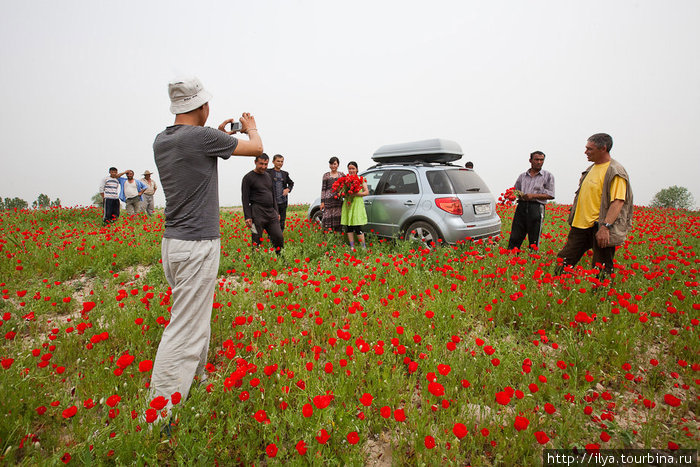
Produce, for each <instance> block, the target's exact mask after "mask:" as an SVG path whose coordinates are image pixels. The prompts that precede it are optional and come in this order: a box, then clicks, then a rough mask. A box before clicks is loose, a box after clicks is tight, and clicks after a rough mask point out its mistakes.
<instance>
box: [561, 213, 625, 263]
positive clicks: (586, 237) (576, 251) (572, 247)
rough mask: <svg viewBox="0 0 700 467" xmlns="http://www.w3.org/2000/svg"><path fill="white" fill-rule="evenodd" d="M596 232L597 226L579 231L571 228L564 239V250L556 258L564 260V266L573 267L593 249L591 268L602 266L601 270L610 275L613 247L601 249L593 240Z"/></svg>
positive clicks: (613, 254) (613, 253)
mask: <svg viewBox="0 0 700 467" xmlns="http://www.w3.org/2000/svg"><path fill="white" fill-rule="evenodd" d="M596 232H598V224H597V223H596V225H594V226H593V227H590V228H588V229H579V228H576V227H571V230H570V231H569V236H568V237H567V239H566V244H565V245H564V248H562V249H561V251H560V252H559V253H558V254H557V257H558V258H562V259H563V260H564V264H565V265H569V266H575V265H576V264H577V263H578V262H579V260H580V259H581V257H582V256H583V255H584V253H586V252H587V251H588V250H590V249H591V248H593V263H592V266H593V267H596V265H600V266H599V267H601V266H602V269H603V270H604V271H605V272H607V273H610V272H612V270H613V257H614V256H615V247H614V246H609V247H606V248H601V247H599V246H598V242H597V241H596V239H595V234H596Z"/></svg>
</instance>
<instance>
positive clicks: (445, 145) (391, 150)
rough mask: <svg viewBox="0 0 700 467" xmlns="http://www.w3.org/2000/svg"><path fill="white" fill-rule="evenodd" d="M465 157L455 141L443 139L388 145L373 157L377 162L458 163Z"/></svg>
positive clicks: (377, 151) (375, 152)
mask: <svg viewBox="0 0 700 467" xmlns="http://www.w3.org/2000/svg"><path fill="white" fill-rule="evenodd" d="M463 155H464V153H463V152H462V148H461V147H460V146H459V144H457V143H455V142H454V141H450V140H448V139H442V138H434V139H426V140H423V141H413V142H410V143H399V144H387V145H384V146H382V147H380V148H379V149H377V150H376V151H374V154H373V155H372V160H373V161H375V162H382V163H387V162H418V161H425V162H436V163H447V162H452V161H456V160H457V159H459V158H461V157H462V156H463Z"/></svg>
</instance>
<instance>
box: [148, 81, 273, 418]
mask: <svg viewBox="0 0 700 467" xmlns="http://www.w3.org/2000/svg"><path fill="white" fill-rule="evenodd" d="M168 93H169V95H170V102H171V105H170V111H171V112H172V113H173V114H175V123H174V124H173V125H172V126H169V127H167V128H166V129H165V130H164V131H163V132H161V133H160V134H158V136H156V139H155V141H154V142H153V154H154V158H155V162H156V166H157V168H158V173H159V178H160V183H161V187H162V188H163V192H164V194H165V232H164V234H163V242H162V244H161V255H162V262H163V270H164V272H165V277H166V279H167V280H168V284H170V287H171V289H172V300H171V311H170V323H169V324H168V326H167V327H166V328H165V330H164V331H163V337H162V338H161V341H160V345H159V346H158V352H157V354H156V358H155V363H154V366H153V374H152V376H151V391H152V395H153V396H154V397H155V396H163V397H165V398H166V399H168V400H170V399H171V397H172V395H173V394H174V393H176V392H178V393H180V396H182V399H183V400H184V399H186V398H187V395H188V394H189V390H190V386H191V384H192V381H193V379H194V377H195V375H198V376H199V377H200V378H205V375H204V367H205V364H206V359H207V351H208V348H209V336H210V319H211V311H212V305H213V302H214V289H215V285H216V276H217V273H218V270H219V253H220V241H219V235H220V234H219V179H218V171H217V162H218V160H219V158H221V159H228V158H229V157H231V155H237V156H258V155H260V154H262V151H263V147H262V140H261V139H260V136H259V135H258V130H257V127H256V123H255V118H254V117H253V116H252V115H251V114H249V113H243V115H242V116H241V118H240V119H239V121H240V122H241V130H240V131H241V133H245V134H247V135H248V140H243V139H236V138H234V137H232V136H231V135H232V134H233V133H234V132H233V131H226V129H225V126H226V125H227V124H229V123H232V122H233V121H234V119H232V118H230V119H227V120H225V121H224V122H223V123H221V125H219V129H218V130H216V129H214V128H211V127H206V126H204V124H205V123H206V121H207V118H208V117H209V100H210V99H211V94H209V93H208V92H207V91H205V90H204V88H203V87H202V83H201V82H200V81H199V80H198V79H197V78H188V79H182V80H175V81H172V82H170V83H169V85H168ZM171 405H172V404H171V403H170V402H168V408H170V407H171ZM168 426H169V425H168Z"/></svg>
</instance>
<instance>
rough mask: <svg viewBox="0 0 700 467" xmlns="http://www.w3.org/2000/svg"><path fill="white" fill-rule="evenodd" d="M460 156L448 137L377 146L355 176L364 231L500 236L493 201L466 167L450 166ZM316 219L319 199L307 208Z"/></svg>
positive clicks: (436, 238)
mask: <svg viewBox="0 0 700 467" xmlns="http://www.w3.org/2000/svg"><path fill="white" fill-rule="evenodd" d="M462 155H463V152H462V149H461V148H460V146H459V145H458V144H457V143H455V142H454V141H449V140H444V139H431V140H425V141H416V142H411V143H401V144H392V145H386V146H382V147H380V148H379V149H378V150H377V151H376V152H375V153H374V155H373V156H372V160H374V161H375V162H377V165H375V166H373V167H370V168H369V169H367V170H366V171H364V172H362V173H361V174H360V175H362V176H363V177H365V178H366V179H367V187H368V188H369V195H368V196H365V198H364V203H365V209H366V210H367V220H368V222H367V225H366V226H365V228H364V230H365V232H373V233H375V234H377V235H380V236H382V237H405V238H406V239H408V240H418V241H422V242H425V243H426V244H427V245H430V244H431V243H433V242H435V243H439V242H441V241H444V242H447V243H457V242H459V241H463V240H467V239H469V238H472V239H478V238H484V237H491V236H496V235H500V233H501V219H500V217H498V214H497V213H496V200H495V198H494V196H493V195H492V194H491V192H490V191H489V189H488V187H487V186H486V183H484V181H483V180H482V179H481V177H479V176H478V175H477V174H476V172H474V171H473V170H471V169H465V168H463V167H461V166H457V165H453V164H451V163H450V162H453V161H456V160H458V159H459V158H461V157H462ZM307 215H308V217H309V219H312V220H314V221H319V220H320V216H321V210H320V199H317V200H316V201H314V203H313V204H312V205H311V207H310V208H309V211H308V214H307Z"/></svg>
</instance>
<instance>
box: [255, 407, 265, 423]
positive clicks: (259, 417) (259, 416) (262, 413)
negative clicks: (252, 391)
mask: <svg viewBox="0 0 700 467" xmlns="http://www.w3.org/2000/svg"><path fill="white" fill-rule="evenodd" d="M253 418H254V419H255V420H257V421H258V422H259V423H263V422H264V421H266V420H267V413H266V412H265V411H264V410H262V409H260V410H258V411H257V412H255V415H253Z"/></svg>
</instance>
